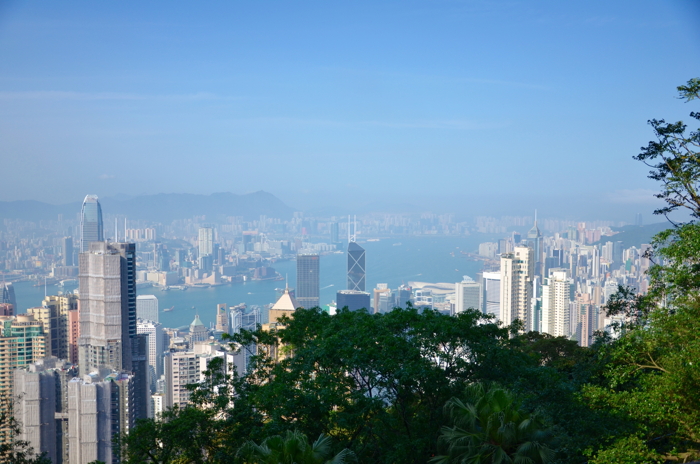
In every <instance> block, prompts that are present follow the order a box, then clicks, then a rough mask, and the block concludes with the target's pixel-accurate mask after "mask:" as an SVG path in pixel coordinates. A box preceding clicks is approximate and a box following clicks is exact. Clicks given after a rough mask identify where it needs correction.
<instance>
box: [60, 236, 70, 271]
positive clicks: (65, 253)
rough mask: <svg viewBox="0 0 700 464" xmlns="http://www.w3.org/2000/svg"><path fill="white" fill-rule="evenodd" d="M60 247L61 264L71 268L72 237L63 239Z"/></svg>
mask: <svg viewBox="0 0 700 464" xmlns="http://www.w3.org/2000/svg"><path fill="white" fill-rule="evenodd" d="M62 242H63V243H62V246H61V264H62V265H64V266H73V237H63V241H62Z"/></svg>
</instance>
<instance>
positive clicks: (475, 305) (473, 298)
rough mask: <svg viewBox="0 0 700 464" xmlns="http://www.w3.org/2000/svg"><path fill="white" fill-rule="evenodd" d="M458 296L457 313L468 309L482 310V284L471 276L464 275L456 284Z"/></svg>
mask: <svg viewBox="0 0 700 464" xmlns="http://www.w3.org/2000/svg"><path fill="white" fill-rule="evenodd" d="M455 295H456V297H457V301H456V305H455V313H461V312H464V311H466V310H467V309H476V310H481V306H482V305H481V284H480V283H478V282H474V279H472V278H471V277H469V276H464V278H463V280H462V281H461V282H457V283H456V284H455Z"/></svg>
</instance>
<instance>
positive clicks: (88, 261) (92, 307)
mask: <svg viewBox="0 0 700 464" xmlns="http://www.w3.org/2000/svg"><path fill="white" fill-rule="evenodd" d="M79 285H80V338H79V340H78V357H79V365H80V375H81V376H84V375H88V374H89V373H90V372H92V371H95V370H98V369H99V368H101V367H102V368H103V367H109V368H112V369H115V370H117V371H121V370H131V368H132V365H131V338H132V337H134V336H136V246H135V245H134V244H133V243H107V242H92V243H91V244H90V249H89V251H88V252H84V253H81V254H80V275H79Z"/></svg>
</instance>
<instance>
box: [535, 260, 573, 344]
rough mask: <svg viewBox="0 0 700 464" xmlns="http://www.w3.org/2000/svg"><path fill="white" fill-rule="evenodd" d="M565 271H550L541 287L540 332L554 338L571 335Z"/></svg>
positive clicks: (571, 282) (567, 273) (568, 280)
mask: <svg viewBox="0 0 700 464" xmlns="http://www.w3.org/2000/svg"><path fill="white" fill-rule="evenodd" d="M572 284H573V280H572V279H571V278H570V277H569V271H568V270H567V269H550V271H549V276H548V277H547V278H546V279H544V285H542V332H545V333H548V334H550V335H553V336H555V337H568V336H569V335H571V307H570V302H571V285H572Z"/></svg>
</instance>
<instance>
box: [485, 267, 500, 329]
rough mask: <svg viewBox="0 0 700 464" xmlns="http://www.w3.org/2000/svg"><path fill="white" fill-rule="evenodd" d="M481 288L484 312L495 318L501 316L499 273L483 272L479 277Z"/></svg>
mask: <svg viewBox="0 0 700 464" xmlns="http://www.w3.org/2000/svg"><path fill="white" fill-rule="evenodd" d="M481 282H482V290H483V293H484V295H483V297H482V302H483V308H482V311H483V312H484V314H491V315H493V316H496V318H499V317H501V273H500V272H484V273H483V274H482V278H481Z"/></svg>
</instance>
